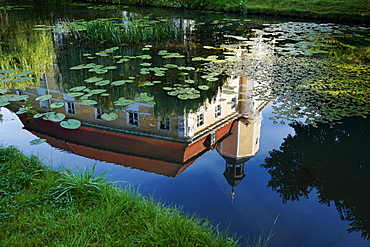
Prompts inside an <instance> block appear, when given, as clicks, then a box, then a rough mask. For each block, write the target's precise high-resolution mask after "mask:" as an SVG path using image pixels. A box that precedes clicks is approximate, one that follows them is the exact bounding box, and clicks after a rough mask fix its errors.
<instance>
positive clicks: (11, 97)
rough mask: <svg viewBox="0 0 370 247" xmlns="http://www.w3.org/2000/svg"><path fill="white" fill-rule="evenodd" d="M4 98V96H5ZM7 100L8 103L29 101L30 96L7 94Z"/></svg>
mask: <svg viewBox="0 0 370 247" xmlns="http://www.w3.org/2000/svg"><path fill="white" fill-rule="evenodd" d="M3 97H4V96H3ZM6 99H7V100H8V101H21V100H26V99H28V95H16V94H7V95H6Z"/></svg>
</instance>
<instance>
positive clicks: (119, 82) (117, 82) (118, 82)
mask: <svg viewBox="0 0 370 247" xmlns="http://www.w3.org/2000/svg"><path fill="white" fill-rule="evenodd" d="M126 82H127V81H126V80H121V81H114V82H112V83H111V84H112V85H113V86H121V85H123V84H126Z"/></svg>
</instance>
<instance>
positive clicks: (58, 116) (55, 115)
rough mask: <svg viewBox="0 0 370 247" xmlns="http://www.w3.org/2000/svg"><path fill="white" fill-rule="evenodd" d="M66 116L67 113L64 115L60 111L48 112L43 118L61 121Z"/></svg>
mask: <svg viewBox="0 0 370 247" xmlns="http://www.w3.org/2000/svg"><path fill="white" fill-rule="evenodd" d="M65 117H66V115H64V114H63V113H60V112H58V113H55V112H48V113H47V114H45V115H44V117H43V119H45V120H50V121H53V122H60V121H62V120H63V119H64V118H65Z"/></svg>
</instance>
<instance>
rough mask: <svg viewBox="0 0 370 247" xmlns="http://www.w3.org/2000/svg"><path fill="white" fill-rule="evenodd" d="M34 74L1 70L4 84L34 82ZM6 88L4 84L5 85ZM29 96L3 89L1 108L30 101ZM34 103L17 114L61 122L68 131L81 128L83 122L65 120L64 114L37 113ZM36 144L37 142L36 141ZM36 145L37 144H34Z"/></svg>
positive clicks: (60, 104)
mask: <svg viewBox="0 0 370 247" xmlns="http://www.w3.org/2000/svg"><path fill="white" fill-rule="evenodd" d="M32 74H33V71H31V70H27V71H22V72H18V70H10V69H1V70H0V78H2V79H1V81H0V82H2V83H12V82H28V81H31V80H33V79H34V78H33V77H32V76H30V75H32ZM3 86H4V84H3ZM28 98H29V96H28V95H17V94H9V93H8V89H6V88H3V89H0V107H1V106H6V105H9V104H10V103H11V102H19V101H25V102H26V100H28ZM51 98H52V95H42V96H39V97H37V98H36V99H35V100H36V101H45V100H49V99H51ZM31 103H32V102H30V101H28V102H26V103H25V105H23V106H22V107H20V108H19V109H18V111H17V112H16V113H17V114H23V113H31V112H32V113H33V118H40V117H43V118H44V119H45V120H50V121H53V122H60V126H62V127H63V128H67V129H77V128H79V127H80V126H81V122H80V121H78V120H75V119H68V120H65V117H66V116H65V115H64V114H63V113H55V112H46V113H36V111H35V110H34V109H33V107H32V104H31ZM63 106H64V102H54V103H52V104H50V108H51V109H57V108H60V107H63ZM35 142H36V141H35ZM33 144H35V143H33Z"/></svg>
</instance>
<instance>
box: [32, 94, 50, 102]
mask: <svg viewBox="0 0 370 247" xmlns="http://www.w3.org/2000/svg"><path fill="white" fill-rule="evenodd" d="M52 97H53V95H51V94H45V95H41V96H39V97H37V98H36V99H35V100H36V101H44V100H48V99H51V98H52Z"/></svg>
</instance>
